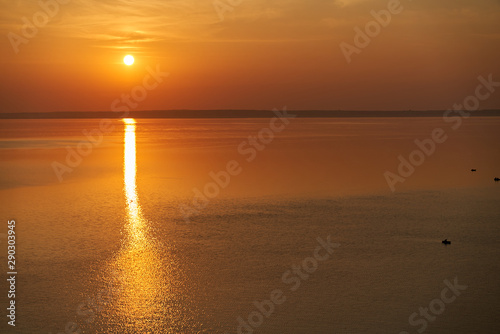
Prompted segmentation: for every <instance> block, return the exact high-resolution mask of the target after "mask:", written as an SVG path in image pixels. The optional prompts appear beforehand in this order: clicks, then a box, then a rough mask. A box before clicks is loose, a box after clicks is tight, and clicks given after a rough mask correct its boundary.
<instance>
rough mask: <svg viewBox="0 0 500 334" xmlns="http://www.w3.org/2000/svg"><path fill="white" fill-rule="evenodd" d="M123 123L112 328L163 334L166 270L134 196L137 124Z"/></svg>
mask: <svg viewBox="0 0 500 334" xmlns="http://www.w3.org/2000/svg"><path fill="white" fill-rule="evenodd" d="M123 122H124V125H125V131H124V158H123V172H124V179H123V183H124V193H125V199H126V210H127V211H126V213H127V220H126V223H125V226H124V231H125V235H124V238H123V241H122V249H121V250H120V252H119V254H118V256H117V257H116V259H115V261H114V262H113V264H112V267H113V268H112V270H113V272H114V276H115V277H114V280H115V281H116V285H117V286H116V288H117V289H116V290H117V291H118V296H117V300H116V302H115V305H114V307H115V312H116V313H115V314H114V315H112V317H113V318H114V320H113V322H115V326H119V327H122V331H123V332H124V333H139V332H140V333H159V332H162V333H164V332H165V327H168V326H165V315H166V314H169V313H171V312H172V310H171V306H170V305H167V304H170V303H169V302H168V301H169V300H171V298H172V297H173V296H172V290H171V289H172V287H171V280H170V279H169V277H165V276H166V275H165V269H167V270H168V269H169V268H168V267H167V268H165V264H162V262H163V261H162V259H161V258H160V256H159V250H158V245H157V243H156V242H155V240H154V239H153V238H152V237H151V233H150V230H149V224H148V220H147V219H145V218H144V216H143V213H142V208H141V204H140V200H139V196H138V194H137V161H136V159H137V157H136V155H137V152H136V122H135V120H134V119H123ZM164 255H165V254H164ZM162 266H163V268H162ZM162 329H163V330H162Z"/></svg>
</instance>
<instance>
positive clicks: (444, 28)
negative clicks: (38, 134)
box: [0, 0, 500, 112]
mask: <svg viewBox="0 0 500 334" xmlns="http://www.w3.org/2000/svg"><path fill="white" fill-rule="evenodd" d="M42 7H44V8H42ZM373 13H379V20H380V22H381V23H382V24H381V23H377V21H375V17H374V15H373ZM387 14H388V15H387ZM367 27H368V29H369V30H368V33H369V35H366V34H367V32H366V29H367ZM23 28H24V29H23ZM33 28H35V29H33ZM370 29H371V30H370ZM359 31H361V34H364V35H365V36H364V38H362V37H359V36H362V35H360V33H359ZM0 33H1V35H2V38H1V39H0V56H1V58H0V59H1V60H0V73H1V80H0V112H44V111H109V110H113V108H116V107H117V106H120V105H124V103H125V102H123V100H120V99H122V98H123V97H124V96H131V98H132V102H131V103H130V104H129V106H130V109H131V110H164V109H272V108H282V107H283V106H287V108H288V109H292V110H293V109H295V110H297V109H318V110H319V109H323V110H338V109H341V110H408V109H412V110H429V109H432V110H436V109H439V110H445V109H448V108H451V107H452V106H453V105H454V104H455V103H461V102H462V101H463V100H464V99H465V98H467V96H469V95H471V94H472V95H473V94H474V90H475V88H476V86H477V85H478V79H477V78H478V76H480V75H481V76H483V77H488V75H490V74H492V76H493V79H494V80H495V79H496V81H500V62H499V59H500V0H413V1H411V0H401V1H400V2H399V1H397V0H385V1H379V0H328V1H327V0H273V1H269V0H142V1H132V0H58V1H57V0H41V1H35V0H0ZM356 35H359V36H358V39H357V42H358V43H357V44H356V41H355V37H356ZM367 39H368V42H367ZM341 45H343V46H344V51H343V48H341ZM346 45H347V46H348V50H350V52H351V53H350V54H349V53H346V52H345V50H346ZM352 50H355V52H354V51H352ZM127 54H131V55H133V56H134V57H135V63H134V64H133V65H132V66H126V65H125V64H124V63H123V57H124V56H125V55H127ZM346 55H347V56H346ZM152 72H153V73H154V72H158V73H162V74H161V76H160V77H159V79H158V82H155V80H154V78H153V77H152V76H151V73H152ZM165 73H168V76H167V75H166V74H165ZM145 80H146V81H145ZM144 82H146V85H147V86H148V87H149V88H148V89H146V88H144V87H145V86H144V85H145V83H144ZM132 92H134V94H132ZM117 99H118V102H119V103H118V102H116V101H117ZM129 101H130V99H129ZM488 108H500V93H496V94H492V96H491V97H489V98H488V99H487V100H486V101H482V102H481V105H480V109H488Z"/></svg>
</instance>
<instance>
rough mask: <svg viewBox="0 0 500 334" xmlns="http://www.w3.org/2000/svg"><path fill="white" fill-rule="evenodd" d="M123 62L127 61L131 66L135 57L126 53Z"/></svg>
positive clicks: (126, 63)
mask: <svg viewBox="0 0 500 334" xmlns="http://www.w3.org/2000/svg"><path fill="white" fill-rule="evenodd" d="M123 62H124V63H125V65H127V66H130V65H132V64H133V63H134V57H132V56H131V55H126V56H125V58H123Z"/></svg>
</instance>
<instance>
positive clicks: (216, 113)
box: [0, 110, 500, 119]
mask: <svg viewBox="0 0 500 334" xmlns="http://www.w3.org/2000/svg"><path fill="white" fill-rule="evenodd" d="M444 112H445V111H444V110H429V111H348V110H289V111H288V113H289V114H293V115H297V116H296V117H300V118H349V117H442V116H443V114H444ZM123 114H124V113H123V112H122V111H120V112H113V111H92V112H88V111H56V112H39V113H36V112H32V113H0V119H102V118H110V119H120V118H123ZM470 114H471V117H500V110H477V111H471V112H470ZM274 116H275V115H274V113H273V111H271V110H142V111H130V112H129V113H128V115H127V116H126V117H127V118H194V119H197V118H270V117H274Z"/></svg>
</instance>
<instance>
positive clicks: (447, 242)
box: [441, 239, 451, 245]
mask: <svg viewBox="0 0 500 334" xmlns="http://www.w3.org/2000/svg"><path fill="white" fill-rule="evenodd" d="M441 242H442V243H443V244H445V245H451V241H448V239H444V240H443V241H441Z"/></svg>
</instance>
